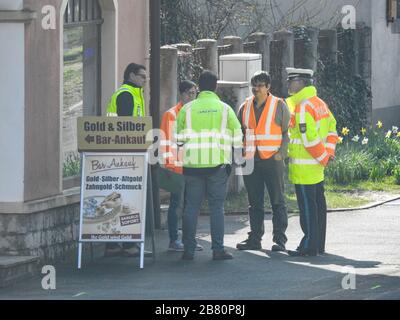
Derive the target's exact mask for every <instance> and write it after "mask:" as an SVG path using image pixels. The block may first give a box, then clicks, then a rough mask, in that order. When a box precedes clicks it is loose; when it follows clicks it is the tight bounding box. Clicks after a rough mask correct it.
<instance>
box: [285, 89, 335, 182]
mask: <svg viewBox="0 0 400 320" xmlns="http://www.w3.org/2000/svg"><path fill="white" fill-rule="evenodd" d="M316 93H317V92H316V89H315V87H312V86H310V87H306V88H304V89H303V90H302V91H300V92H299V93H297V94H296V95H294V96H292V97H290V98H288V99H287V100H286V102H287V104H288V106H289V109H291V110H290V111H291V114H292V119H291V126H290V128H289V135H290V143H289V158H290V159H289V160H290V162H289V180H290V181H291V182H292V183H293V184H302V185H311V184H317V183H320V182H322V181H324V168H325V167H324V166H323V165H322V164H321V163H320V162H319V161H322V159H323V158H324V157H326V152H324V153H323V154H322V155H321V159H318V157H313V156H312V155H311V153H310V148H312V147H313V146H315V145H317V144H318V142H320V143H321V142H322V143H323V144H324V147H325V148H326V151H328V153H329V150H334V149H335V143H333V144H332V143H330V142H329V138H330V137H333V138H334V137H337V133H336V120H335V118H334V116H333V115H332V113H331V112H330V111H329V109H328V107H327V105H326V104H325V102H323V101H322V100H321V99H320V98H318V97H317V96H316ZM309 111H311V113H310V112H309ZM321 114H324V116H322V117H321V118H319V115H321ZM313 115H314V116H313ZM304 124H305V125H304ZM333 153H334V151H333ZM330 154H332V152H331V153H330Z"/></svg>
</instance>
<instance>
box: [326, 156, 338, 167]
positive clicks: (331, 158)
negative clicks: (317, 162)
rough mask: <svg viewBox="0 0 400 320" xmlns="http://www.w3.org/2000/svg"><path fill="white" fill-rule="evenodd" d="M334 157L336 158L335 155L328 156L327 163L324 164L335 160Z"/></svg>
mask: <svg viewBox="0 0 400 320" xmlns="http://www.w3.org/2000/svg"><path fill="white" fill-rule="evenodd" d="M335 159H336V158H335V156H330V157H329V160H328V163H327V164H326V165H327V166H328V165H329V164H330V163H331V162H332V161H335Z"/></svg>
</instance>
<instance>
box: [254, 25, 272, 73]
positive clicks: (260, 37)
mask: <svg viewBox="0 0 400 320" xmlns="http://www.w3.org/2000/svg"><path fill="white" fill-rule="evenodd" d="M249 41H254V42H257V44H258V48H259V49H260V52H259V53H260V54H261V56H262V68H263V70H266V71H269V69H270V52H269V45H270V42H271V39H270V37H269V36H268V35H266V34H265V33H264V32H256V33H252V34H251V35H250V36H249Z"/></svg>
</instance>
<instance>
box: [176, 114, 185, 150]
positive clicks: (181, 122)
mask: <svg viewBox="0 0 400 320" xmlns="http://www.w3.org/2000/svg"><path fill="white" fill-rule="evenodd" d="M185 127H186V109H185V107H183V108H182V109H181V111H179V113H178V117H177V119H176V130H174V140H175V142H176V143H177V144H178V145H179V146H181V145H183V144H184V143H185V142H186V137H185Z"/></svg>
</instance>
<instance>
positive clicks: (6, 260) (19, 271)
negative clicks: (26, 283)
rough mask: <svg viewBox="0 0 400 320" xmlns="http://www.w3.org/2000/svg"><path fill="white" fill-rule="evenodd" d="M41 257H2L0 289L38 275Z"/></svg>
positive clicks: (0, 260) (0, 262) (0, 257)
mask: <svg viewBox="0 0 400 320" xmlns="http://www.w3.org/2000/svg"><path fill="white" fill-rule="evenodd" d="M38 271H39V257H31V256H0V288H3V287H6V286H11V285H13V284H15V283H16V282H19V281H21V280H25V279H29V278H30V277H33V276H34V275H37V274H38Z"/></svg>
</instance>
